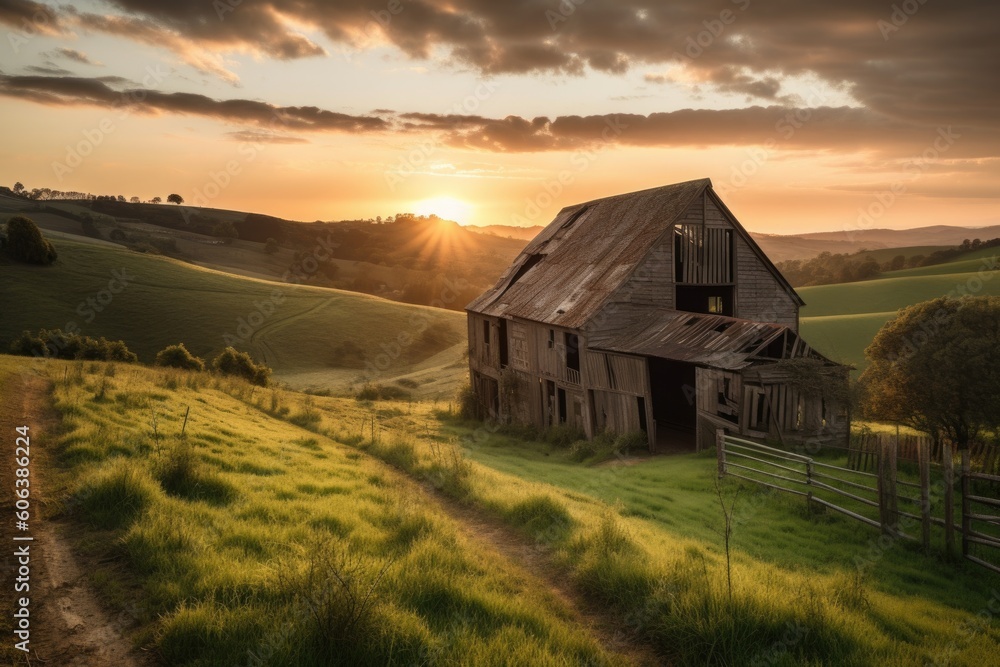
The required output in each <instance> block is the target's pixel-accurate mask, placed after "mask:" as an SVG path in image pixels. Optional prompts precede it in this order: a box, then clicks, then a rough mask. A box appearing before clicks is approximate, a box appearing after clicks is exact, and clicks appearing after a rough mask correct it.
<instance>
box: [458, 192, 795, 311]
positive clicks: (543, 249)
mask: <svg viewBox="0 0 1000 667" xmlns="http://www.w3.org/2000/svg"><path fill="white" fill-rule="evenodd" d="M711 187H712V182H711V181H710V180H709V179H707V178H703V179H699V180H695V181H687V182H684V183H676V184H674V185H665V186H662V187H658V188H652V189H650V190H642V191H639V192H631V193H628V194H622V195H616V196H613V197H605V198H603V199H595V200H593V201H589V202H586V203H583V204H576V205H573V206H568V207H566V208H564V209H563V210H561V211H560V212H559V214H558V215H557V216H556V217H555V219H554V220H553V221H552V222H551V223H549V225H548V226H547V227H546V228H545V229H544V230H542V232H541V233H539V234H538V236H536V237H535V238H534V239H533V240H532V241H531V242H530V243H529V244H528V245H527V246H526V247H525V249H524V250H523V251H522V252H521V254H520V255H519V256H518V257H517V259H515V260H514V263H513V264H511V265H510V267H508V269H507V271H506V272H505V273H504V274H503V275H502V276H501V277H500V280H499V281H498V282H497V283H496V285H494V286H493V287H492V288H491V289H489V290H487V291H486V292H484V293H483V294H482V295H480V296H479V298H477V299H475V300H474V301H473V302H472V303H470V304H469V305H468V306H466V309H467V310H469V311H472V312H476V313H482V314H484V315H490V316H495V317H518V318H523V319H527V320H532V321H535V322H541V323H545V324H552V325H555V326H561V327H567V328H571V329H579V328H582V327H583V326H584V325H585V324H586V322H587V321H588V320H589V319H590V318H591V317H592V316H593V315H594V314H595V313H597V312H598V310H599V309H600V306H601V305H602V304H603V303H604V302H605V300H607V299H608V297H609V296H611V295H612V293H614V292H615V291H616V290H617V289H618V288H619V287H621V286H622V284H623V283H624V282H625V281H626V280H628V278H629V276H630V275H631V273H632V271H633V270H634V269H635V268H636V266H637V265H638V264H639V263H640V262H641V261H642V259H643V258H644V257H645V256H646V254H647V253H648V252H649V251H650V249H651V248H652V247H653V246H654V244H655V243H656V242H657V240H658V239H659V238H660V237H661V236H662V235H663V233H664V232H666V231H667V230H668V229H669V228H670V227H671V226H673V224H674V223H675V221H676V220H677V219H678V218H679V217H680V216H682V215H683V214H684V212H685V211H687V209H688V207H689V206H691V204H692V203H693V202H694V201H696V200H697V199H698V198H699V197H701V196H702V195H703V193H704V192H705V191H706V190H710V189H711ZM730 215H731V214H730ZM734 221H735V219H734ZM736 227H737V228H738V229H739V230H740V231H741V232H742V233H743V234H744V236H745V238H746V239H747V241H748V243H749V244H750V246H751V248H753V249H754V251H755V252H757V253H758V255H759V256H760V257H761V258H762V260H763V261H764V263H765V264H766V265H767V266H768V267H769V268H770V269H771V270H772V271H773V272H774V273H775V275H776V276H777V277H778V279H779V280H780V281H781V282H782V284H783V285H785V286H786V287H787V289H788V290H789V291H790V293H791V294H792V295H793V298H794V299H796V300H798V295H797V294H795V291H794V290H793V289H792V288H791V286H790V285H788V283H787V282H786V281H785V280H784V277H782V276H781V274H780V272H778V271H777V269H775V268H774V266H773V265H772V264H771V262H770V261H769V260H767V258H766V257H765V256H764V254H763V252H761V251H760V249H759V248H757V245H756V243H754V241H753V240H752V239H751V238H750V236H749V234H746V232H745V230H743V229H742V228H741V227H739V224H738V223H736Z"/></svg>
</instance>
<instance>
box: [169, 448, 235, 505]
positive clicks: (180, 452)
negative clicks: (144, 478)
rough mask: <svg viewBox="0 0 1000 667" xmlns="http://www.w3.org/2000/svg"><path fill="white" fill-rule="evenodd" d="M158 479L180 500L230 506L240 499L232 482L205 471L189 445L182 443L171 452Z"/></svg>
mask: <svg viewBox="0 0 1000 667" xmlns="http://www.w3.org/2000/svg"><path fill="white" fill-rule="evenodd" d="M156 477H157V479H159V481H160V484H161V485H162V486H163V490H164V491H166V492H167V493H168V494H170V495H171V496H176V497H178V498H184V499H187V500H202V501H205V502H207V503H209V504H212V505H226V504H228V503H229V502H230V501H232V500H233V499H234V498H235V497H236V489H235V488H234V487H233V486H232V485H231V484H230V483H229V482H227V481H225V480H224V479H222V478H221V477H219V476H218V475H215V474H212V473H210V472H207V471H205V470H203V469H202V466H201V464H200V462H199V461H198V459H197V457H196V456H195V453H194V451H193V450H192V449H191V446H190V445H189V444H187V443H183V442H182V443H178V444H177V445H176V446H174V447H173V448H172V449H171V450H170V453H169V454H168V455H167V458H166V460H165V461H163V462H162V463H161V464H160V465H159V466H158V468H157V472H156Z"/></svg>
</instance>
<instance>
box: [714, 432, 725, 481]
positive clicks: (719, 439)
mask: <svg viewBox="0 0 1000 667" xmlns="http://www.w3.org/2000/svg"><path fill="white" fill-rule="evenodd" d="M715 455H716V458H718V461H719V478H720V479H721V478H722V477H723V476H725V474H726V432H725V431H724V430H722V429H721V428H717V429H715Z"/></svg>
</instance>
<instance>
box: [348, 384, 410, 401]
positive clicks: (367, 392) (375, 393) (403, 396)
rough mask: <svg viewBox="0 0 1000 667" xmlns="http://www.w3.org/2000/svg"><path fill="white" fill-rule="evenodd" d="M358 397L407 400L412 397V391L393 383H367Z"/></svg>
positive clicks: (375, 399) (361, 398)
mask: <svg viewBox="0 0 1000 667" xmlns="http://www.w3.org/2000/svg"><path fill="white" fill-rule="evenodd" d="M356 398H357V399H358V400H359V401H378V400H382V401H407V400H409V399H410V392H408V391H406V390H405V389H403V388H402V387H394V386H392V385H389V386H384V385H381V384H366V385H365V386H364V387H362V388H361V391H359V392H358V394H357V396H356Z"/></svg>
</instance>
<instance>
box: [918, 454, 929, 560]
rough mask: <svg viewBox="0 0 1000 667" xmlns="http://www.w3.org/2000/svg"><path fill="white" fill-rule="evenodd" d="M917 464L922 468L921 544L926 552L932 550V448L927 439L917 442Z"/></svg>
mask: <svg viewBox="0 0 1000 667" xmlns="http://www.w3.org/2000/svg"><path fill="white" fill-rule="evenodd" d="M916 444H917V463H918V465H919V466H920V519H921V534H920V537H921V542H922V543H923V545H924V551H930V548H931V448H930V443H929V442H927V440H926V439H925V438H920V439H918V440H916Z"/></svg>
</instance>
